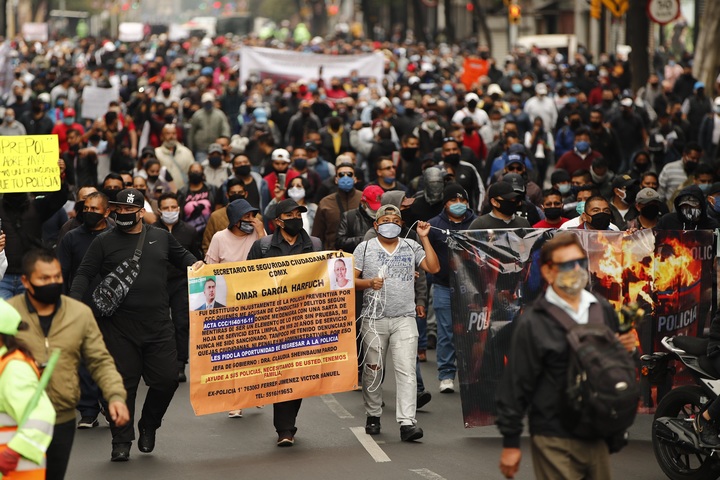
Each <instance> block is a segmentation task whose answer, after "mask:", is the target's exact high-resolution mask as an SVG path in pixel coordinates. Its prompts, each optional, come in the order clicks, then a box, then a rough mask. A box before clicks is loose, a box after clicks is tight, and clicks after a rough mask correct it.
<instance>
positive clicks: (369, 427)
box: [365, 417, 380, 435]
mask: <svg viewBox="0 0 720 480" xmlns="http://www.w3.org/2000/svg"><path fill="white" fill-rule="evenodd" d="M365 433H367V434H368V435H379V434H380V417H367V421H366V422H365Z"/></svg>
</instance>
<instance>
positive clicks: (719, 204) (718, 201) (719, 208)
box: [713, 197, 720, 213]
mask: <svg viewBox="0 0 720 480" xmlns="http://www.w3.org/2000/svg"><path fill="white" fill-rule="evenodd" d="M714 198H715V203H713V211H714V212H715V213H720V197H714Z"/></svg>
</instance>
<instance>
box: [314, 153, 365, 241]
mask: <svg viewBox="0 0 720 480" xmlns="http://www.w3.org/2000/svg"><path fill="white" fill-rule="evenodd" d="M335 183H336V184H337V186H338V191H337V192H335V193H333V194H331V195H328V196H327V197H325V198H323V199H322V200H321V201H320V204H319V205H318V209H317V213H315V222H314V223H313V228H312V235H313V237H317V238H319V239H320V240H321V241H322V243H323V247H324V248H326V249H327V250H334V249H335V237H336V236H337V231H338V227H340V219H341V218H342V215H343V213H345V212H347V211H350V210H353V209H355V208H358V207H359V206H360V200H361V199H362V192H361V191H359V190H357V189H356V188H355V183H357V177H356V176H355V168H354V167H353V165H352V163H341V164H340V165H338V167H337V170H336V172H335Z"/></svg>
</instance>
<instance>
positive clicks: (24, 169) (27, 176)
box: [0, 135, 60, 193]
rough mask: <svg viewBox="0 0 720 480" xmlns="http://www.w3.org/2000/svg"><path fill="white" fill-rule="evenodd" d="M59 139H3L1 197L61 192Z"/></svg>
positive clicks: (28, 136) (0, 158)
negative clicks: (5, 195)
mask: <svg viewBox="0 0 720 480" xmlns="http://www.w3.org/2000/svg"><path fill="white" fill-rule="evenodd" d="M58 158H60V149H59V147H58V139H57V135H24V136H5V137H0V193H11V192H55V191H58V190H60V167H59V166H58Z"/></svg>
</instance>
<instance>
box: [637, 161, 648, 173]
mask: <svg viewBox="0 0 720 480" xmlns="http://www.w3.org/2000/svg"><path fill="white" fill-rule="evenodd" d="M648 167H650V164H649V163H644V162H643V163H636V164H635V171H637V172H639V173H642V172H644V171H645V170H647V169H648Z"/></svg>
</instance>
